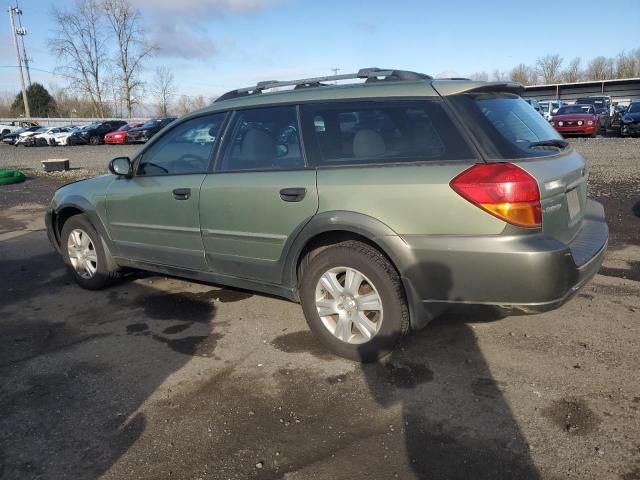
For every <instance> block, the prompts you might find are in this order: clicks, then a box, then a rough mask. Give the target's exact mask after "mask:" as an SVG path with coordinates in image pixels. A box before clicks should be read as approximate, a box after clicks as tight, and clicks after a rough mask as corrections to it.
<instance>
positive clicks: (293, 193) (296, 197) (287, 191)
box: [280, 188, 307, 202]
mask: <svg viewBox="0 0 640 480" xmlns="http://www.w3.org/2000/svg"><path fill="white" fill-rule="evenodd" d="M306 194H307V189H306V188H283V189H282V190H280V198H281V199H282V200H284V201H285V202H299V201H301V200H302V199H303V198H304V196H305V195H306Z"/></svg>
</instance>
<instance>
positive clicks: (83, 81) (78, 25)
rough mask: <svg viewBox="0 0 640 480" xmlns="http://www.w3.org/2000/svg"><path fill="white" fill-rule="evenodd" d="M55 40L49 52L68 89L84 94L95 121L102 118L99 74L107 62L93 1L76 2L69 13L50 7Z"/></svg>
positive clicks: (104, 37)
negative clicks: (69, 81)
mask: <svg viewBox="0 0 640 480" xmlns="http://www.w3.org/2000/svg"><path fill="white" fill-rule="evenodd" d="M53 16H54V21H55V24H56V26H57V36H56V37H55V38H53V39H52V41H51V44H52V47H53V51H54V52H55V54H56V55H57V56H58V58H59V60H60V61H61V62H62V66H61V69H62V70H64V71H65V74H66V75H68V76H69V77H71V79H72V86H73V87H75V88H77V89H79V90H80V91H81V92H82V93H84V94H86V95H87V96H88V97H89V99H90V100H91V103H92V105H93V113H94V115H95V116H96V117H104V115H105V105H104V98H103V97H104V93H103V78H102V74H103V70H104V68H105V65H106V64H107V62H108V59H107V49H106V42H107V40H108V36H107V35H106V34H105V31H104V24H103V20H104V14H103V11H102V9H101V8H100V5H99V4H98V2H97V0H76V3H75V6H74V8H73V9H72V10H61V9H58V8H56V7H53Z"/></svg>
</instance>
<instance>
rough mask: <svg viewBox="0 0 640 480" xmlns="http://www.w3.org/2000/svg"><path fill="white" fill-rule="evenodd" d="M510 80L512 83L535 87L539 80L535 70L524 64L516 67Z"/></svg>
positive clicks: (510, 75)
mask: <svg viewBox="0 0 640 480" xmlns="http://www.w3.org/2000/svg"><path fill="white" fill-rule="evenodd" d="M509 78H511V81H513V82H518V83H521V84H522V85H535V84H536V81H537V80H538V79H537V75H536V72H535V70H534V69H533V68H531V67H529V66H527V65H525V64H524V63H521V64H520V65H516V66H515V67H514V68H513V69H512V70H511V73H510V74H509Z"/></svg>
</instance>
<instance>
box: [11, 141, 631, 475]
mask: <svg viewBox="0 0 640 480" xmlns="http://www.w3.org/2000/svg"><path fill="white" fill-rule="evenodd" d="M573 142H574V143H575V146H576V148H577V149H578V150H579V151H580V152H581V153H582V154H583V155H584V156H585V158H586V159H587V163H588V165H589V168H590V170H591V178H590V184H589V188H590V192H591V195H592V196H594V197H595V198H597V199H598V200H600V201H602V202H603V204H604V205H605V209H606V212H607V217H608V221H609V224H610V228H611V242H610V246H609V252H608V255H607V258H606V259H605V263H604V266H603V268H602V270H601V271H600V274H598V275H596V277H595V278H594V279H593V280H592V281H591V282H590V284H589V285H587V286H586V287H585V288H584V289H583V290H582V291H581V292H580V294H578V295H577V296H576V297H575V298H574V299H573V300H571V301H570V302H568V303H567V304H566V305H564V306H563V307H562V308H560V309H558V310H555V311H552V312H547V313H544V314H541V315H535V316H510V317H504V318H501V316H500V315H497V314H496V313H495V312H491V311H484V310H479V309H473V310H470V311H455V312H450V313H449V314H447V315H445V316H443V317H441V318H440V319H438V320H436V321H435V322H433V323H432V324H430V325H429V326H428V327H427V328H426V329H425V330H423V331H422V332H419V333H418V334H416V335H414V336H412V337H410V338H409V339H408V340H407V341H406V343H405V344H404V345H403V348H401V349H400V350H398V351H397V352H396V353H395V354H394V355H392V356H391V358H388V359H387V360H386V361H385V362H382V363H380V364H375V365H368V366H363V365H359V364H355V363H352V362H348V361H345V360H342V359H339V358H335V357H332V356H331V355H329V354H327V353H326V351H324V350H323V349H322V347H321V346H319V345H318V344H317V343H316V342H315V340H314V338H313V337H312V336H311V335H310V334H309V333H308V331H307V328H306V325H305V322H304V319H303V317H302V313H301V311H300V308H299V306H298V305H296V304H293V303H290V302H286V301H283V300H280V299H277V298H273V297H268V296H262V295H255V294H252V293H250V292H244V291H237V290H229V289H221V288H217V287H215V286H211V285H204V284H199V283H194V282H186V281H182V280H178V279H172V278H165V277H161V276H152V275H142V274H140V275H131V276H130V277H128V278H127V279H126V280H125V281H124V282H122V283H121V284H119V285H116V286H114V287H113V288H110V289H109V290H106V291H102V292H90V291H86V290H82V289H80V288H78V287H77V286H75V285H74V284H72V282H71V281H70V279H69V277H68V276H67V275H66V273H65V271H64V268H63V264H62V262H61V260H60V257H59V256H58V255H57V254H56V253H55V252H54V251H53V250H52V248H51V247H50V245H49V244H48V241H47V239H46V234H45V232H44V231H43V223H42V213H43V208H44V205H45V204H46V202H47V201H48V199H49V198H50V196H51V194H52V192H53V191H54V190H55V188H57V186H58V185H60V184H61V183H63V182H65V181H67V178H66V177H65V176H61V175H33V174H34V173H35V172H39V170H38V165H37V160H39V158H40V157H38V156H37V155H41V154H40V153H37V152H44V151H45V150H44V149H43V150H40V149H32V150H29V149H14V148H13V147H2V148H0V155H1V157H0V160H1V163H0V168H2V166H5V165H12V166H19V165H24V166H27V167H31V168H34V169H35V170H29V171H28V172H30V173H32V175H33V176H32V178H31V179H30V180H28V181H27V182H25V183H23V184H18V185H10V186H6V187H2V188H0V205H1V206H2V209H1V210H0V212H1V213H0V272H1V275H0V478H2V479H4V478H7V479H34V478H36V479H56V480H58V479H76V478H77V479H87V478H97V477H101V478H105V479H122V478H142V479H154V480H155V479H175V478H178V479H197V478H201V479H248V478H256V479H289V480H308V479H312V480H313V479H331V480H334V479H345V480H346V479H349V480H351V479H353V478H371V479H384V480H386V479H392V478H401V479H449V478H459V479H466V478H473V479H516V478H517V479H550V480H556V479H565V478H570V479H580V480H582V479H594V480H596V479H597V480H602V479H618V480H637V479H640V384H639V382H638V365H639V364H640V352H639V350H638V339H639V338H640V262H639V261H638V259H639V258H640V239H639V232H640V218H637V217H635V216H633V214H632V213H631V210H632V207H633V205H634V204H636V202H638V200H639V199H640V192H639V191H638V180H639V179H638V174H639V170H640V168H639V167H640V140H629V139H624V140H623V139H608V138H604V139H601V138H598V139H595V140H591V139H588V140H575V141H573ZM127 148H130V147H122V148H120V147H103V146H101V147H76V148H70V149H55V150H63V151H64V152H73V154H74V155H76V153H75V152H77V156H76V157H73V158H72V165H74V166H82V167H88V169H87V171H89V169H90V170H91V171H96V170H100V169H101V168H102V169H104V165H105V163H106V161H107V160H108V159H109V158H111V157H114V156H117V155H122V154H123V152H125V151H126V149H127ZM48 151H51V152H53V151H54V149H50V150H48ZM5 152H6V153H5ZM128 153H129V154H130V152H128ZM5 155H6V156H7V157H6V156H5ZM8 155H11V157H10V158H8ZM18 155H20V157H18ZM22 155H24V156H25V158H23V157H22ZM55 155H56V156H58V153H56V154H55ZM27 156H28V158H27ZM50 156H51V157H53V155H50ZM67 156H68V157H70V158H71V155H67ZM82 161H85V162H87V163H84V164H83V163H82ZM10 162H14V163H13V164H11V163H10ZM76 162H77V163H76ZM22 168H24V167H22ZM76 172H77V174H82V173H83V172H79V171H76ZM72 175H73V173H72Z"/></svg>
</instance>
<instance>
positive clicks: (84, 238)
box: [80, 232, 91, 248]
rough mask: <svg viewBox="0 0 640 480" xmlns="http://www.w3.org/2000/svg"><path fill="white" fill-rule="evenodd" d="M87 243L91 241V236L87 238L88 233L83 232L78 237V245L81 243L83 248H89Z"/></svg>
mask: <svg viewBox="0 0 640 480" xmlns="http://www.w3.org/2000/svg"><path fill="white" fill-rule="evenodd" d="M89 243H91V238H89V235H87V234H86V233H84V232H83V233H82V236H81V237H80V245H82V247H83V248H89Z"/></svg>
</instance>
